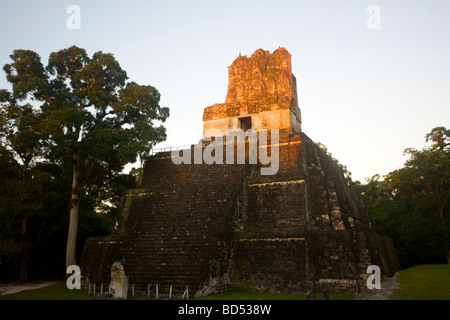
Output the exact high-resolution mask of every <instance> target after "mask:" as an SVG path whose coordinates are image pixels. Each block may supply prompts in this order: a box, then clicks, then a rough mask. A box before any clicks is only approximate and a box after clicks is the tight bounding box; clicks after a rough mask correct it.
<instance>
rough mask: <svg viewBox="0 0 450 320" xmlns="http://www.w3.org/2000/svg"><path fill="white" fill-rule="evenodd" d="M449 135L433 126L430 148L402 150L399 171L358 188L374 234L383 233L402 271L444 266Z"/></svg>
mask: <svg viewBox="0 0 450 320" xmlns="http://www.w3.org/2000/svg"><path fill="white" fill-rule="evenodd" d="M449 139H450V131H449V130H447V129H446V128H444V127H437V128H434V129H433V130H432V131H431V132H430V133H429V134H427V135H426V141H427V142H431V145H429V146H426V147H425V148H423V149H422V150H420V151H419V150H415V149H406V150H405V154H406V155H409V159H408V160H407V161H406V162H405V165H404V167H403V168H400V169H398V170H395V171H393V172H391V173H389V174H388V175H386V176H385V177H384V179H381V177H380V176H379V175H375V176H374V177H372V178H371V179H369V180H368V181H367V184H365V185H361V186H360V193H359V194H361V197H362V198H363V200H364V202H365V204H366V206H367V208H368V209H369V211H370V213H371V214H372V217H373V220H374V222H375V226H376V230H377V231H378V232H379V233H381V234H386V235H389V236H390V237H391V238H392V239H393V240H394V243H395V246H396V248H397V250H398V255H399V259H400V261H401V264H402V266H403V267H407V266H411V265H414V264H419V263H443V262H445V261H447V263H450V254H449V249H448V248H449V246H450V230H449V226H450V217H449V211H450V203H449V200H450V198H449V196H450V148H449V143H448V140H449Z"/></svg>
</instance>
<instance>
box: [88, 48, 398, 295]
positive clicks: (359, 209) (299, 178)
mask: <svg viewBox="0 0 450 320" xmlns="http://www.w3.org/2000/svg"><path fill="white" fill-rule="evenodd" d="M290 57H291V56H290V54H289V53H288V52H287V51H286V49H284V48H280V49H277V50H275V51H274V52H273V53H272V54H270V53H269V52H268V51H264V50H257V51H256V52H255V53H254V54H253V55H252V56H251V57H250V58H247V57H245V56H240V57H238V58H237V59H236V60H235V61H234V62H233V64H232V65H231V66H230V67H229V87H228V93H227V97H226V101H225V103H224V104H216V105H214V106H211V107H208V108H205V110H204V114H203V120H204V132H205V136H207V134H206V132H207V131H208V130H209V129H215V130H216V133H215V134H217V133H220V134H222V135H224V134H225V133H226V130H227V129H237V128H239V123H240V122H239V121H241V120H240V118H241V117H248V116H251V117H252V121H251V122H252V123H251V124H252V128H253V129H255V130H256V131H258V130H260V129H268V130H270V129H278V130H279V140H278V143H276V142H275V140H273V139H272V137H271V136H269V139H268V141H267V145H266V146H264V148H266V150H267V152H268V154H272V151H274V150H275V149H273V148H274V147H277V148H278V152H279V159H278V162H277V164H278V171H277V172H276V174H272V175H262V174H261V171H260V169H261V167H263V166H270V165H272V164H269V165H267V164H265V165H262V164H261V161H258V163H257V164H249V153H248V139H247V142H246V147H245V150H246V162H245V164H239V165H238V164H217V163H216V164H210V165H207V164H205V163H203V162H202V163H201V164H194V154H195V152H193V150H194V147H191V151H192V154H191V161H190V163H191V164H179V165H175V164H174V163H173V161H172V158H171V155H170V154H169V153H160V154H157V155H156V156H152V157H150V158H149V159H147V161H146V164H145V169H144V176H143V179H142V181H143V182H142V186H141V188H140V189H136V190H129V191H127V192H126V194H125V196H124V200H123V201H122V205H121V210H120V214H119V217H118V226H117V230H116V231H115V232H114V234H113V235H111V236H110V237H102V238H91V239H88V240H87V241H86V245H85V248H84V251H83V256H82V265H81V267H82V275H83V276H84V277H85V280H86V281H90V282H97V283H99V282H100V283H107V282H109V277H110V271H109V270H110V269H109V268H110V266H111V265H112V263H113V262H114V261H116V260H125V261H126V262H127V265H128V270H129V281H130V284H135V285H137V286H141V287H144V288H146V287H147V285H148V284H152V285H154V284H159V285H160V286H161V287H164V286H165V287H166V288H167V287H168V286H169V285H173V286H178V288H184V287H185V286H189V288H190V292H194V293H195V295H197V296H201V295H207V294H210V293H214V292H220V291H223V290H227V289H229V288H235V289H243V290H251V291H270V292H286V293H287V292H297V293H305V292H307V291H310V290H328V291H331V292H349V293H354V292H357V291H359V290H360V289H361V288H362V287H363V286H364V285H365V280H366V278H367V277H368V276H369V275H368V274H366V269H367V267H368V266H369V265H372V264H376V265H379V266H380V267H381V269H382V272H383V273H384V274H386V275H392V274H393V272H394V271H395V270H397V268H398V262H396V256H395V253H393V252H394V250H393V246H392V242H391V241H389V239H386V238H385V237H380V236H379V235H377V234H376V233H375V232H374V229H373V222H372V220H371V218H370V216H369V214H368V212H367V210H366V209H365V208H364V207H363V206H362V204H361V203H360V201H359V200H358V199H357V198H356V197H355V195H354V194H353V193H352V191H351V189H350V187H349V186H348V185H347V182H346V180H345V178H344V175H343V172H342V170H341V169H340V168H339V166H338V165H337V164H336V163H335V162H334V161H333V160H332V159H331V158H330V157H329V156H328V155H326V154H325V153H324V152H323V151H322V150H321V149H320V148H319V147H318V146H317V145H316V144H314V143H313V142H312V140H311V139H310V138H309V137H308V136H306V135H305V134H304V133H302V132H301V127H300V123H301V117H300V110H299V108H298V101H297V85H296V80H295V77H294V76H293V75H292V73H291V62H290V61H291V60H290ZM242 123H243V122H241V124H242ZM260 132H261V131H260ZM208 140H209V139H204V141H203V142H202V144H201V149H198V150H201V151H202V153H203V151H204V150H205V149H206V146H207V144H208V143H210V142H208ZM272 140H273V141H272ZM226 141H227V139H224V143H225V144H226ZM221 147H223V157H224V158H223V163H226V150H227V148H226V145H223V146H221ZM237 148H238V147H237V146H235V149H234V151H235V153H234V154H235V162H234V163H236V157H237V156H236V150H237ZM272 161H276V160H275V159H274V158H272Z"/></svg>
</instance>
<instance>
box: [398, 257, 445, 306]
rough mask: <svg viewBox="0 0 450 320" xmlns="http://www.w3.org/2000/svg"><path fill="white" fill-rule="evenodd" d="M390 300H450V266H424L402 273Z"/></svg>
mask: <svg viewBox="0 0 450 320" xmlns="http://www.w3.org/2000/svg"><path fill="white" fill-rule="evenodd" d="M397 281H398V282H399V284H400V288H401V289H400V290H397V291H396V292H395V293H394V295H392V296H391V298H390V300H450V265H448V264H422V265H417V266H414V267H411V268H408V269H405V270H402V271H400V273H399V275H398V276H397Z"/></svg>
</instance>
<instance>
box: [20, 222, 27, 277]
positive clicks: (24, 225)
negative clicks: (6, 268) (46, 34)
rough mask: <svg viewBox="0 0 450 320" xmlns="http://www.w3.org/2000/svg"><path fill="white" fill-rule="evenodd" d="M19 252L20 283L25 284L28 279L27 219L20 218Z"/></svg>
mask: <svg viewBox="0 0 450 320" xmlns="http://www.w3.org/2000/svg"><path fill="white" fill-rule="evenodd" d="M21 238H22V239H21V244H20V246H21V252H20V260H21V261H20V283H21V284H25V283H27V281H28V271H27V256H28V248H29V243H28V239H27V219H26V218H24V219H22V231H21Z"/></svg>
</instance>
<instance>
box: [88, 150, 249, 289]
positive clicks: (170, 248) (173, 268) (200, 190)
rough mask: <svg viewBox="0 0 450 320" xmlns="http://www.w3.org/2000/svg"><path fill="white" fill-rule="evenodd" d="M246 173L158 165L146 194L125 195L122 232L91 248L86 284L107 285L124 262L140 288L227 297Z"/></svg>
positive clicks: (147, 177) (150, 172) (166, 158)
mask: <svg viewBox="0 0 450 320" xmlns="http://www.w3.org/2000/svg"><path fill="white" fill-rule="evenodd" d="M245 168H246V166H245V165H233V166H232V167H231V166H230V165H206V164H198V165H196V164H192V165H184V164H180V165H175V164H173V163H172V161H171V159H170V154H168V153H163V154H158V155H157V156H154V157H151V158H150V159H148V160H147V162H146V166H145V173H144V177H143V184H142V186H141V188H140V189H136V190H129V191H128V192H127V193H126V194H125V197H124V200H123V206H122V210H121V214H120V217H119V221H118V228H117V230H116V232H115V233H114V234H113V235H112V236H111V237H103V238H91V239H88V241H87V242H86V245H85V248H84V252H83V257H82V266H81V267H82V274H83V276H84V277H85V278H86V280H87V281H90V282H96V283H108V282H109V278H110V273H109V268H110V266H111V265H112V263H113V262H114V261H116V260H125V261H126V262H127V264H128V267H129V268H128V269H129V282H130V284H135V285H136V286H137V287H141V288H146V287H147V284H152V285H155V284H158V285H159V286H160V288H166V290H167V288H168V287H169V286H170V285H173V286H174V287H175V288H178V289H180V288H182V289H184V288H185V287H186V286H189V288H190V289H189V290H190V292H191V295H194V294H195V293H196V292H200V293H199V294H205V293H211V292H214V290H221V283H222V282H223V281H222V278H223V277H227V275H228V269H229V267H230V261H231V257H230V254H231V238H232V235H233V233H232V230H233V227H232V226H231V224H232V223H233V216H234V214H235V212H236V211H237V210H239V209H238V207H239V203H238V201H239V193H240V192H242V188H243V183H242V182H243V179H244V176H245ZM211 283H213V284H215V285H214V286H211ZM161 290H162V289H161ZM201 290H202V291H201Z"/></svg>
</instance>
